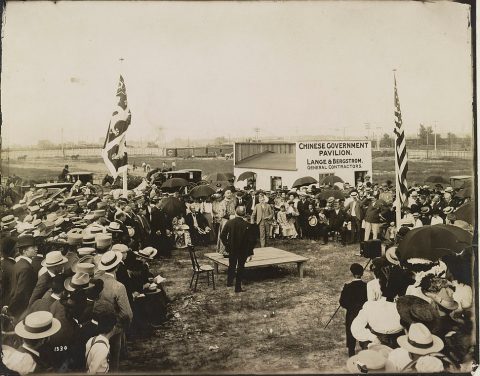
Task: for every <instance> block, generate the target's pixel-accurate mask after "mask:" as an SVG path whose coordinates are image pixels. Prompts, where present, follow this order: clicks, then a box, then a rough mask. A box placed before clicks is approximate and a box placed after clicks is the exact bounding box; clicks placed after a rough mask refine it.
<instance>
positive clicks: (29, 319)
mask: <svg viewBox="0 0 480 376" xmlns="http://www.w3.org/2000/svg"><path fill="white" fill-rule="evenodd" d="M61 327H62V325H61V324H60V321H58V320H57V319H56V318H54V317H53V315H52V314H51V313H50V312H48V311H37V312H33V313H30V314H29V315H27V316H26V317H25V318H24V319H23V320H22V321H20V322H19V323H18V324H17V325H16V326H15V334H16V335H17V336H19V337H21V338H26V339H41V338H46V337H50V336H52V335H53V334H55V333H57V332H58V331H59V330H60V328H61Z"/></svg>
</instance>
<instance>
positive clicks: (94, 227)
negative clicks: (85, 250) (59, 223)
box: [85, 223, 105, 234]
mask: <svg viewBox="0 0 480 376" xmlns="http://www.w3.org/2000/svg"><path fill="white" fill-rule="evenodd" d="M104 230H105V227H103V226H101V225H99V224H96V223H93V224H91V225H89V226H88V227H87V228H86V229H85V232H86V233H89V234H100V233H102V232H103V231H104Z"/></svg>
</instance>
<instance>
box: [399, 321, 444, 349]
mask: <svg viewBox="0 0 480 376" xmlns="http://www.w3.org/2000/svg"><path fill="white" fill-rule="evenodd" d="M397 342H398V344H399V346H400V347H402V348H404V349H405V350H407V351H408V352H409V353H412V354H419V355H427V354H431V353H435V352H439V351H440V350H442V349H443V341H442V340H441V338H440V337H437V336H435V335H432V333H431V332H430V330H429V329H428V328H427V327H426V326H425V325H423V324H422V323H412V324H411V325H410V329H409V330H408V334H407V335H404V336H401V337H398V338H397Z"/></svg>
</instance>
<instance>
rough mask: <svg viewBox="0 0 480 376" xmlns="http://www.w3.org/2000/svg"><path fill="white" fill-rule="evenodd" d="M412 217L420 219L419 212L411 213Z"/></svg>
mask: <svg viewBox="0 0 480 376" xmlns="http://www.w3.org/2000/svg"><path fill="white" fill-rule="evenodd" d="M412 215H413V217H414V218H418V217H420V213H419V212H415V213H412Z"/></svg>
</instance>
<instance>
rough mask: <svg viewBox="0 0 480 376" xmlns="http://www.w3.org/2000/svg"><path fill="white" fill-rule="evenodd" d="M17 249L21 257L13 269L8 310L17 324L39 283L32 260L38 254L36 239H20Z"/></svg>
mask: <svg viewBox="0 0 480 376" xmlns="http://www.w3.org/2000/svg"><path fill="white" fill-rule="evenodd" d="M17 248H18V252H19V254H20V256H19V259H18V261H17V262H16V263H15V266H14V268H13V275H12V290H11V294H10V303H9V305H8V310H7V312H8V314H10V315H11V316H13V317H14V321H15V322H16V321H18V319H19V318H20V316H21V315H22V314H23V312H24V311H25V310H26V309H27V307H28V301H29V300H30V296H31V295H32V292H33V289H34V288H35V284H36V283H37V274H36V273H35V271H34V270H33V267H32V259H33V258H34V257H35V256H36V254H37V246H36V245H35V238H34V237H33V236H31V235H25V236H22V237H20V238H18V241H17Z"/></svg>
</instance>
